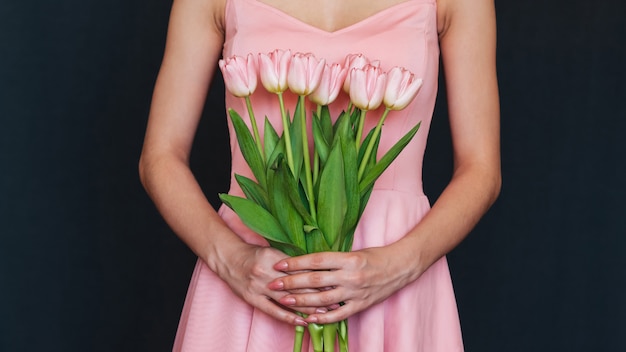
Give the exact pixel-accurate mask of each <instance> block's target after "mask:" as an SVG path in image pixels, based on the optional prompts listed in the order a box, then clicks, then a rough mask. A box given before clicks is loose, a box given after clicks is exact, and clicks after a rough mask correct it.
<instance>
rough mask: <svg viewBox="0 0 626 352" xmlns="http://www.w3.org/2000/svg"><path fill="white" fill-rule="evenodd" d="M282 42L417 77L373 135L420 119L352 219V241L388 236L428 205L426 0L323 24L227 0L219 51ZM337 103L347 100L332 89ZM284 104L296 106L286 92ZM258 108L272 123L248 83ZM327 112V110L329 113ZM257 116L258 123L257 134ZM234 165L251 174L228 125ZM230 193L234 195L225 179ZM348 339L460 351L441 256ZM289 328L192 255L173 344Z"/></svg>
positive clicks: (251, 340) (431, 57) (433, 73)
mask: <svg viewBox="0 0 626 352" xmlns="http://www.w3.org/2000/svg"><path fill="white" fill-rule="evenodd" d="M274 49H291V50H292V52H297V51H300V52H312V53H313V54H315V55H316V56H317V57H318V58H325V59H326V60H327V62H330V63H332V62H338V63H343V59H344V57H345V56H346V55H347V54H350V53H362V54H364V55H366V56H367V57H368V58H369V59H371V60H380V61H381V66H382V68H383V69H384V70H389V69H390V68H391V67H393V66H403V67H405V68H407V69H409V70H411V71H412V72H413V73H415V75H416V76H417V77H421V78H423V80H424V84H423V87H422V88H421V91H420V93H419V94H418V96H417V98H416V99H415V101H414V102H413V103H412V104H411V105H409V107H407V108H406V109H405V110H403V111H400V112H391V113H390V115H389V117H388V119H387V121H386V123H385V126H384V128H383V135H382V139H381V145H380V151H381V153H382V152H384V151H386V150H387V149H388V148H389V147H390V146H391V145H392V144H393V143H395V141H397V139H398V138H400V136H402V135H403V134H404V133H406V132H407V131H408V130H409V128H410V127H412V126H413V125H415V124H416V123H417V122H418V121H421V122H422V125H421V128H420V130H419V131H418V133H417V135H416V136H415V138H414V139H413V141H412V142H411V143H410V144H409V145H408V146H407V148H406V149H405V150H404V151H403V152H402V153H401V154H400V156H399V157H398V159H397V160H396V161H395V162H394V163H393V164H392V165H391V166H390V167H389V169H388V170H387V171H386V172H385V173H384V174H383V175H382V176H381V178H380V179H379V180H378V182H377V183H376V185H375V189H374V192H373V193H372V196H371V198H370V201H369V204H368V206H367V208H366V210H365V213H364V215H363V218H362V220H361V222H360V224H359V226H358V228H357V231H356V233H355V240H354V246H353V248H354V249H360V248H364V247H376V246H384V245H386V244H389V243H392V242H394V241H397V240H398V239H399V238H401V237H402V236H403V235H404V234H405V233H406V232H407V231H408V230H409V229H411V228H412V227H413V226H415V224H416V223H418V222H419V221H420V219H421V218H422V217H423V216H424V214H426V212H428V210H429V208H430V206H429V202H428V200H427V198H426V197H425V196H424V194H423V192H422V182H421V179H422V174H421V172H422V160H423V155H424V150H425V147H426V139H427V136H428V129H429V125H430V120H431V116H432V112H433V108H434V102H435V96H436V92H437V76H438V64H439V47H438V40H437V30H436V4H435V0H408V1H406V2H404V3H400V4H398V5H395V6H392V7H390V8H388V9H386V10H383V11H381V12H379V13H377V14H375V15H373V16H371V17H369V18H366V19H364V20H362V21H360V22H358V23H356V24H354V25H351V26H349V27H346V28H343V29H340V30H338V31H335V32H332V33H331V32H326V31H323V30H321V29H318V28H316V27H313V26H310V25H308V24H306V23H303V22H301V21H299V20H297V19H295V18H293V17H291V16H289V15H287V14H285V13H284V12H281V11H280V10H278V9H276V8H273V7H271V6H269V5H266V4H264V3H261V2H258V1H256V0H229V2H228V4H227V7H226V41H225V44H224V50H223V55H224V57H228V56H231V55H241V56H245V55H246V54H248V53H250V52H252V53H257V52H270V51H272V50H274ZM341 94H342V95H340V101H341V103H338V104H335V107H336V109H337V111H339V110H342V109H344V108H345V106H346V105H347V97H346V96H345V94H344V93H341ZM286 101H287V104H289V105H288V106H291V110H293V106H295V99H294V97H292V96H289V95H288V96H287V97H286ZM252 104H253V106H254V109H255V114H256V116H257V117H262V116H265V115H267V116H268V117H270V119H271V120H272V123H273V124H274V126H280V117H279V114H277V111H278V104H277V99H276V96H275V95H272V94H268V93H265V92H264V91H263V90H262V89H260V90H257V93H255V94H254V95H253V97H252ZM226 105H227V107H229V108H233V109H235V110H237V111H238V112H239V113H240V114H241V115H242V116H243V117H244V120H246V121H247V120H248V119H247V114H246V108H245V103H244V101H243V99H239V98H234V97H231V96H227V97H226ZM380 113H382V109H379V110H378V111H376V112H372V113H369V114H368V120H367V122H366V128H371V127H373V126H374V124H375V123H376V121H377V120H378V119H377V116H376V115H379V114H380ZM335 116H336V115H335ZM262 126H263V124H262V123H261V124H259V127H261V135H263V132H262ZM229 128H230V134H231V152H232V157H233V163H232V168H233V175H234V173H238V174H243V175H246V176H251V173H250V170H249V169H248V167H247V165H246V163H245V161H244V160H243V157H242V156H241V152H240V151H239V148H238V146H237V142H236V139H235V138H234V132H233V130H232V126H230V124H229ZM230 193H232V194H239V195H240V194H241V190H240V189H239V188H238V186H237V183H236V182H235V181H234V178H233V179H232V182H231V190H230ZM219 213H220V215H221V216H222V218H223V219H224V220H225V221H226V222H227V223H228V224H229V226H231V228H232V229H233V230H234V231H235V232H236V233H238V234H239V235H240V236H241V237H242V238H243V239H244V240H245V241H247V242H250V243H256V244H262V245H265V244H266V242H265V240H264V239H263V238H261V237H260V236H258V235H257V234H255V233H253V232H252V231H250V230H249V229H247V228H246V227H245V226H244V225H243V224H242V223H241V221H240V220H239V219H238V217H237V216H236V215H235V214H234V213H233V212H232V211H231V210H230V209H229V208H227V207H224V206H222V207H221V208H220V211H219ZM349 339H350V341H349V343H350V349H351V351H354V352H404V351H418V352H460V351H463V344H462V339H461V330H460V325H459V319H458V313H457V309H456V302H455V298H454V292H453V289H452V283H451V279H450V274H449V271H448V265H447V262H446V259H445V258H442V259H441V260H439V261H438V262H437V263H435V264H434V265H433V266H432V267H431V268H430V269H429V270H428V271H427V272H426V273H424V274H423V275H422V276H421V277H420V278H419V279H418V280H417V281H415V282H414V283H412V284H411V285H409V286H407V287H405V288H404V289H402V290H401V291H399V292H397V293H396V294H394V295H393V296H391V297H389V298H388V299H387V300H386V301H384V302H382V303H380V304H378V305H376V306H373V307H371V308H369V309H368V310H366V311H364V312H361V313H359V314H357V315H355V316H353V317H351V318H350V319H349ZM292 343H293V327H292V326H289V325H286V324H283V323H281V322H278V321H276V320H274V319H273V318H271V317H269V316H267V315H265V314H264V313H262V312H259V311H257V310H255V309H254V308H252V307H250V306H249V305H247V304H246V303H245V302H243V301H242V300H240V299H239V298H238V297H236V296H235V295H234V294H233V293H232V292H231V291H230V289H229V288H228V286H227V285H225V284H224V283H223V282H222V281H221V280H220V279H219V278H218V277H217V276H216V275H215V274H214V273H213V272H211V270H210V269H208V267H207V266H206V265H205V264H204V263H203V262H202V261H200V260H199V261H198V263H197V265H196V268H195V271H194V274H193V277H192V280H191V284H190V287H189V292H188V294H187V299H186V301H185V307H184V309H183V313H182V316H181V320H180V325H179V329H178V333H177V336H176V342H175V345H174V350H175V351H186V352H193V351H203V352H207V351H220V352H244V351H247V352H267V351H272V352H282V351H291V350H292Z"/></svg>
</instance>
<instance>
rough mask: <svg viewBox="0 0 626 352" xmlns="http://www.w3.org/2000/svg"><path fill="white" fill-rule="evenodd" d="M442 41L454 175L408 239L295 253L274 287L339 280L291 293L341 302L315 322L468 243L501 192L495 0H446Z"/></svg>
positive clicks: (387, 291)
mask: <svg viewBox="0 0 626 352" xmlns="http://www.w3.org/2000/svg"><path fill="white" fill-rule="evenodd" d="M438 11H439V16H438V17H439V18H438V20H439V21H438V23H439V31H440V45H441V52H442V58H443V64H444V71H445V76H446V83H447V84H446V86H447V94H448V107H449V116H450V126H451V132H452V140H453V150H454V174H453V177H452V179H451V181H450V184H449V185H448V186H447V187H446V189H445V190H444V192H443V193H442V194H441V196H440V197H439V199H438V200H437V202H436V203H435V204H434V205H433V208H432V209H431V210H430V211H429V212H428V214H427V215H426V216H425V217H424V218H423V219H422V221H421V222H420V223H419V224H418V225H417V226H416V227H415V228H414V229H412V230H411V231H410V232H409V233H408V234H407V235H406V236H405V237H404V238H403V239H401V240H400V241H398V242H396V243H394V244H391V245H389V246H386V247H381V248H369V249H364V250H361V251H355V252H351V253H318V254H311V255H307V256H302V257H297V258H288V259H286V260H283V261H280V262H279V263H277V264H276V266H275V268H276V269H278V270H283V271H287V272H291V271H300V270H321V271H313V272H309V273H300V274H294V275H290V276H286V277H282V278H279V279H276V280H274V281H273V282H272V283H271V284H270V286H269V287H270V288H272V289H274V290H293V289H301V288H315V287H334V289H331V290H327V291H322V292H319V293H307V294H290V295H287V296H285V297H283V298H282V299H281V300H280V302H281V303H283V304H285V305H288V306H292V307H295V308H297V307H299V306H322V307H325V306H329V305H330V304H333V303H338V302H345V305H343V306H341V307H340V308H339V309H336V310H332V311H330V312H328V313H325V314H313V315H311V316H309V318H308V319H307V321H308V322H319V323H329V322H334V321H339V320H342V319H345V318H347V317H349V316H350V315H352V314H354V313H356V312H359V311H361V310H363V309H366V308H367V307H369V306H371V305H373V304H375V303H378V302H380V301H382V300H384V299H385V298H387V297H388V296H390V295H391V294H393V293H394V292H396V291H397V290H399V289H401V288H402V287H404V286H406V285H407V284H409V283H410V282H413V281H414V280H416V279H417V278H419V277H420V275H421V274H422V273H423V272H424V271H426V270H427V269H428V267H430V266H431V265H432V264H433V263H434V262H436V261H437V260H438V259H440V258H441V257H442V256H444V255H445V254H446V253H448V252H449V251H450V250H452V249H453V248H454V247H455V246H456V245H458V243H459V242H461V241H462V240H463V239H464V238H465V237H466V236H467V234H468V233H469V232H470V231H471V230H472V228H473V227H474V226H475V225H476V223H477V222H478V221H479V219H480V218H481V216H482V215H483V214H484V213H485V212H486V211H487V209H488V208H489V207H490V206H491V204H492V203H493V202H494V201H495V199H496V197H497V196H498V193H499V191H500V184H501V175H500V145H499V143H500V142H499V139H500V138H499V130H500V126H499V119H500V114H499V103H498V87H497V80H496V66H495V46H496V33H495V31H496V26H495V13H494V12H495V11H494V4H493V0H473V1H470V0H439V2H438Z"/></svg>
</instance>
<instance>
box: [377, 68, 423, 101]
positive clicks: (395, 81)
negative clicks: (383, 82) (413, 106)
mask: <svg viewBox="0 0 626 352" xmlns="http://www.w3.org/2000/svg"><path fill="white" fill-rule="evenodd" d="M421 87H422V79H421V78H415V75H413V74H412V73H411V72H410V71H409V70H407V69H405V68H402V67H394V68H392V69H391V70H390V71H389V72H388V73H387V86H386V87H385V96H384V98H383V101H384V103H385V106H386V107H387V108H388V109H390V110H402V109H404V108H405V107H406V106H407V105H409V103H410V102H411V101H412V100H413V99H414V98H415V96H416V95H417V92H418V91H419V89H420V88H421Z"/></svg>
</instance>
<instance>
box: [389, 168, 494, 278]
mask: <svg viewBox="0 0 626 352" xmlns="http://www.w3.org/2000/svg"><path fill="white" fill-rule="evenodd" d="M500 186H501V175H500V167H499V165H498V166H487V165H468V166H467V167H466V168H463V167H460V168H458V169H457V170H456V172H455V174H454V176H453V178H452V180H451V181H450V184H449V185H448V186H447V187H446V189H445V190H444V191H443V193H442V194H441V196H440V197H439V199H438V200H437V202H436V203H435V204H434V205H433V207H432V209H431V210H430V211H429V212H428V213H427V214H426V216H425V217H424V218H423V219H422V220H421V221H420V223H419V224H418V225H417V226H415V227H414V228H413V229H412V230H411V231H410V232H409V233H408V234H407V235H406V236H405V237H404V238H403V239H401V240H400V241H398V242H396V243H394V244H392V245H390V246H389V248H388V250H390V251H392V253H393V258H396V259H397V260H396V263H397V266H398V270H399V271H401V272H402V271H404V275H406V278H407V283H408V282H411V281H414V280H416V279H417V278H418V277H419V276H420V275H421V274H422V273H423V272H424V271H426V270H427V269H428V268H429V267H430V266H431V265H432V264H433V263H435V262H436V261H437V260H439V259H440V258H441V257H442V256H444V255H446V254H447V253H449V252H450V251H451V250H452V249H453V248H454V247H456V246H457V245H458V244H459V243H460V242H461V241H462V240H463V239H464V238H465V237H466V236H467V235H468V234H469V232H470V231H471V230H472V229H473V228H474V226H476V224H477V223H478V221H479V220H480V218H481V217H482V216H483V215H484V213H485V212H486V211H487V210H488V209H489V207H490V206H491V205H492V204H493V202H494V201H495V200H496V198H497V197H498V194H499V192H500Z"/></svg>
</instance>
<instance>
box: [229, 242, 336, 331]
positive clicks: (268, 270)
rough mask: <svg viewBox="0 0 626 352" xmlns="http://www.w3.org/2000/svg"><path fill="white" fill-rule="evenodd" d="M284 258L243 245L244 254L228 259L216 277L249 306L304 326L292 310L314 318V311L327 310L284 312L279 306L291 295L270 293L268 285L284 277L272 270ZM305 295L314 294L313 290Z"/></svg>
mask: <svg viewBox="0 0 626 352" xmlns="http://www.w3.org/2000/svg"><path fill="white" fill-rule="evenodd" d="M287 258H289V257H288V256H287V255H286V254H284V253H282V252H280V251H279V250H276V249H273V248H269V247H259V246H253V245H247V244H246V246H245V247H244V249H243V250H238V251H237V254H236V255H231V256H230V259H229V260H228V264H226V265H222V266H221V270H219V271H218V275H219V276H220V277H221V278H222V280H224V281H225V282H226V283H227V284H228V285H229V286H230V288H231V290H232V291H233V292H234V293H235V294H236V295H237V296H239V297H240V298H242V299H243V300H244V301H246V302H247V303H248V304H250V305H252V306H254V307H256V308H258V309H259V310H261V311H263V312H264V313H266V314H268V315H270V316H272V317H274V318H276V319H278V320H280V321H283V322H286V323H288V324H292V325H301V326H306V325H307V323H306V322H305V321H304V319H303V318H302V317H301V316H300V315H298V314H296V312H295V310H297V311H299V312H302V313H304V314H314V313H315V312H316V311H318V312H325V311H326V310H325V309H318V308H315V307H314V308H312V307H311V306H299V307H292V308H293V309H290V308H287V307H285V306H283V305H280V304H279V303H278V302H280V301H281V300H283V299H284V298H285V296H287V295H289V294H290V292H288V291H287V290H271V289H269V283H270V282H273V281H275V280H279V279H280V278H281V277H285V276H286V275H287V274H285V273H284V272H282V271H279V270H276V269H275V268H274V265H275V264H276V262H279V261H281V262H282V260H285V259H287ZM305 291H306V292H313V291H314V290H305ZM305 291H299V292H305ZM315 291H316V290H315Z"/></svg>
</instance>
